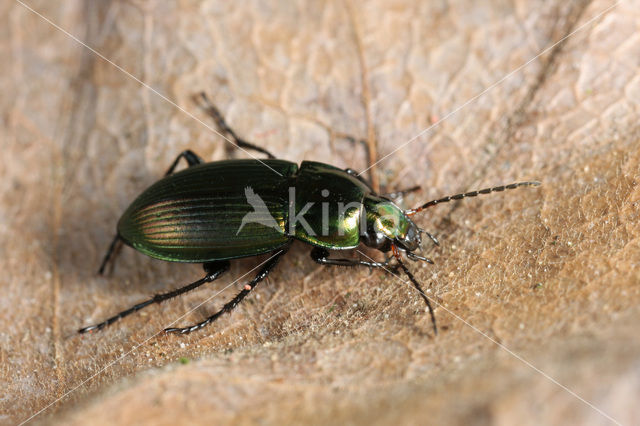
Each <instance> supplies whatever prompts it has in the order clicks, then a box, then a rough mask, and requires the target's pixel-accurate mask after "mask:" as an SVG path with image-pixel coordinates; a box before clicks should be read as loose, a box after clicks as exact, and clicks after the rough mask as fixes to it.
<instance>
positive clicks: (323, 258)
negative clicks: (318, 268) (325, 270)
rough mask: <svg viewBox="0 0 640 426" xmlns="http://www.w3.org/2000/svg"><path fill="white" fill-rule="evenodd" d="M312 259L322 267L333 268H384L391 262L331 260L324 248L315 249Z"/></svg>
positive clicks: (312, 252)
mask: <svg viewBox="0 0 640 426" xmlns="http://www.w3.org/2000/svg"><path fill="white" fill-rule="evenodd" d="M311 258H312V259H313V260H314V261H316V262H317V263H319V264H321V265H333V266H367V267H369V268H384V267H386V266H388V265H389V262H390V260H388V261H385V262H366V261H364V260H359V259H329V251H328V250H326V249H323V248H322V247H314V248H313V250H311Z"/></svg>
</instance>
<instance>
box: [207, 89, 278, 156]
mask: <svg viewBox="0 0 640 426" xmlns="http://www.w3.org/2000/svg"><path fill="white" fill-rule="evenodd" d="M194 99H195V101H196V102H197V103H199V106H200V107H201V108H202V109H204V110H205V111H206V112H207V114H209V116H211V118H213V121H215V122H216V125H217V126H218V128H219V129H220V131H221V132H222V133H224V134H225V135H227V136H230V137H231V139H233V141H234V142H235V143H236V146H237V147H238V148H246V149H251V150H254V151H257V152H260V153H262V154H265V155H266V156H267V157H269V158H276V157H275V156H274V155H273V154H272V153H270V152H269V151H267V150H266V149H264V148H260V147H259V146H257V145H254V144H252V143H251V142H247V141H246V140H244V139H242V138H240V137H238V135H236V132H234V131H233V129H232V128H231V127H229V125H228V124H227V123H226V122H225V121H224V117H223V116H222V113H221V112H220V110H219V109H218V107H216V106H215V105H214V104H213V102H211V101H210V100H209V97H208V96H207V95H206V93H204V92H201V93H199V94H198V95H196V96H195V97H194Z"/></svg>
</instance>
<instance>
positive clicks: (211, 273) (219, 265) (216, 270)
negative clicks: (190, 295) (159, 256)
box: [78, 261, 229, 333]
mask: <svg viewBox="0 0 640 426" xmlns="http://www.w3.org/2000/svg"><path fill="white" fill-rule="evenodd" d="M203 267H204V268H205V271H206V272H207V275H205V277H204V278H201V279H199V280H198V281H195V282H193V283H191V284H188V285H186V286H184V287H181V288H179V289H177V290H173V291H170V292H168V293H162V294H156V295H155V296H153V297H152V298H151V299H148V300H145V301H144V302H140V303H138V304H137V305H134V306H132V307H130V308H129V309H126V310H124V311H122V312H119V313H117V314H116V315H114V316H112V317H111V318H108V319H106V320H105V321H103V322H101V323H99V324H95V325H90V326H88V327H84V328H81V329H80V330H78V333H87V332H91V331H97V330H102V329H103V328H105V327H106V326H108V325H111V324H113V323H114V322H116V321H118V320H120V319H122V318H124V317H126V316H127V315H131V314H132V313H134V312H137V311H139V310H140V309H142V308H145V307H147V306H149V305H151V304H153V303H160V302H164V301H165V300H168V299H172V298H174V297H176V296H180V295H181V294H184V293H186V292H188V291H191V290H195V289H196V288H198V287H200V286H201V285H202V284H206V283H210V282H211V281H215V280H217V279H218V278H220V276H221V275H222V274H224V273H225V272H227V271H228V270H229V261H221V262H210V263H205V264H204V265H203Z"/></svg>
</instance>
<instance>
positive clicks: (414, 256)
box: [406, 251, 433, 265]
mask: <svg viewBox="0 0 640 426" xmlns="http://www.w3.org/2000/svg"><path fill="white" fill-rule="evenodd" d="M406 255H407V257H408V258H409V259H411V260H413V261H417V260H421V261H423V262H427V263H430V264H432V265H433V260H431V259H429V258H428V257H424V256H420V255H417V254H415V253H414V252H411V251H408V252H407V253H406Z"/></svg>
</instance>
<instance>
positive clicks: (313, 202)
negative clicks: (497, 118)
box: [78, 93, 540, 334]
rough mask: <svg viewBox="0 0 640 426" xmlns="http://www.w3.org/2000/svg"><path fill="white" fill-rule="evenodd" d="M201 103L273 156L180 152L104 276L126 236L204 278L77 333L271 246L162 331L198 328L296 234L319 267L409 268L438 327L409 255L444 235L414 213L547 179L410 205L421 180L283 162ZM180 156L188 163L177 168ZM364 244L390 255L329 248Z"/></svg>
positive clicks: (125, 226) (125, 220)
mask: <svg viewBox="0 0 640 426" xmlns="http://www.w3.org/2000/svg"><path fill="white" fill-rule="evenodd" d="M199 100H200V101H201V102H202V103H201V106H202V107H203V108H204V109H205V110H206V111H207V112H208V114H209V115H210V116H211V117H212V118H213V119H214V120H215V122H216V124H217V126H218V127H219V129H220V130H221V131H222V132H223V133H225V134H226V135H228V136H230V137H231V138H232V139H233V140H234V142H235V144H236V145H237V146H238V147H241V148H246V149H251V150H254V151H257V152H259V153H262V154H265V155H266V156H267V157H268V158H267V159H264V160H257V159H248V160H245V159H242V160H241V159H235V160H224V161H215V162H209V163H206V162H204V161H203V160H202V159H201V158H200V157H199V156H198V155H196V154H195V153H194V152H192V151H190V150H186V151H183V152H182V153H180V155H178V156H177V158H176V159H175V161H174V162H173V163H172V164H171V166H170V167H169V169H168V171H167V172H166V174H165V177H164V178H163V179H161V180H159V181H157V182H156V183H155V184H153V185H151V186H150V187H149V188H147V189H146V190H145V191H144V192H142V194H140V195H139V196H138V197H137V198H136V199H135V201H133V203H132V204H131V205H130V206H129V207H128V208H127V210H126V211H125V212H124V214H123V215H122V217H121V218H120V220H119V221H118V226H117V234H116V236H115V237H114V239H113V241H112V242H111V245H110V246H109V249H108V250H107V253H106V255H105V256H104V259H103V261H102V264H101V266H100V269H99V273H100V274H103V273H104V271H105V268H106V266H107V264H108V263H109V261H110V260H111V259H112V257H113V254H114V252H115V251H116V248H117V247H118V245H119V244H121V243H124V244H126V245H129V246H131V247H133V248H134V249H136V250H138V251H140V252H142V253H144V254H146V255H148V256H150V257H152V258H156V259H161V260H165V261H172V262H190V263H201V264H202V265H203V268H204V270H205V276H204V277H203V278H201V279H199V280H197V281H195V282H193V283H190V284H188V285H186V286H184V287H181V288H178V289H176V290H173V291H170V292H167V293H163V294H157V295H155V296H153V297H152V298H150V299H148V300H146V301H144V302H141V303H138V304H136V305H134V306H132V307H131V308H129V309H126V310H124V311H122V312H120V313H118V314H116V315H114V316H112V317H110V318H108V319H107V320H105V321H103V322H101V323H98V324H96V325H91V326H88V327H84V328H81V329H80V330H78V331H79V332H80V333H86V332H90V331H96V330H100V329H102V328H104V327H106V326H108V325H110V324H112V323H114V322H116V321H117V320H119V319H121V318H123V317H125V316H127V315H129V314H132V313H134V312H136V311H138V310H140V309H142V308H144V307H146V306H148V305H151V304H153V303H159V302H162V301H165V300H168V299H171V298H174V297H176V296H179V295H181V294H183V293H186V292H188V291H190V290H193V289H195V288H197V287H199V286H201V285H203V284H205V283H209V282H212V281H214V280H217V279H218V278H220V277H221V276H222V275H223V274H224V273H225V272H227V271H228V270H229V261H230V260H233V259H239V258H245V257H253V256H257V255H261V254H266V253H272V256H271V257H270V258H269V259H268V260H267V261H266V262H265V263H264V264H263V265H262V266H261V267H260V269H259V271H258V273H257V274H256V276H255V277H254V278H253V279H252V280H251V281H250V282H249V283H248V284H246V285H245V286H244V289H243V290H242V291H240V292H239V293H238V294H237V295H236V296H235V297H234V298H233V299H231V300H230V301H229V302H228V303H226V304H225V305H224V306H223V307H222V309H220V310H219V311H217V312H216V313H214V314H213V315H211V316H210V317H208V318H207V319H205V320H204V321H201V322H199V323H197V324H194V325H191V326H188V327H180V328H167V329H165V331H166V332H168V333H181V334H186V333H190V332H192V331H195V330H198V329H200V328H202V327H204V326H206V325H208V324H210V323H212V322H214V321H215V320H216V319H218V318H219V317H220V316H221V315H222V314H224V313H227V312H231V311H232V310H233V309H234V308H235V307H236V306H237V305H238V304H239V303H240V302H241V301H242V300H243V299H244V298H245V297H246V296H247V295H248V294H249V293H250V292H251V291H252V290H253V289H254V288H255V287H256V286H257V285H258V284H259V283H260V282H261V281H262V280H264V279H265V278H266V277H267V276H268V275H269V273H270V272H271V271H272V270H273V268H274V267H275V266H276V264H277V263H278V262H279V261H280V259H281V258H282V256H283V255H284V254H285V253H286V252H287V250H288V249H289V246H290V245H291V242H292V241H293V240H299V241H302V242H304V243H307V244H309V245H311V246H312V249H311V258H312V259H313V260H314V261H315V262H317V263H319V264H321V265H334V266H365V267H368V268H380V269H385V270H386V271H387V272H389V268H393V269H395V270H397V269H398V268H399V269H402V271H403V272H404V273H405V275H406V276H407V277H408V278H409V280H410V281H411V283H412V285H413V286H414V287H415V288H416V289H417V290H418V292H419V294H420V296H421V297H422V299H423V300H424V302H425V304H426V306H427V308H428V311H429V314H430V317H431V322H432V325H433V331H434V334H437V331H438V329H437V326H436V318H435V314H434V312H433V308H432V306H431V303H430V301H429V299H428V298H427V297H426V295H425V294H424V292H423V291H422V288H421V286H420V284H419V283H418V281H417V280H416V279H415V277H414V276H413V274H412V273H411V271H410V270H409V268H407V266H406V265H405V263H404V262H403V261H402V256H403V255H404V256H406V257H407V258H409V259H411V260H416V261H425V262H428V263H433V261H431V260H430V259H428V258H426V257H423V256H420V255H418V254H416V253H415V252H416V250H418V249H419V248H420V247H421V243H422V237H421V236H422V234H424V235H426V236H427V237H428V238H429V239H430V240H431V241H432V242H433V243H434V244H436V245H438V240H437V239H436V237H435V236H433V235H432V234H430V233H429V232H427V231H425V230H424V229H422V228H420V227H418V226H417V225H416V223H415V222H414V221H413V220H412V216H413V215H414V214H416V213H418V212H420V211H422V210H424V209H426V208H429V207H431V206H434V205H436V204H441V203H445V202H449V201H452V200H459V199H462V198H465V197H475V196H477V195H480V194H488V193H491V192H498V191H503V190H506V189H514V188H518V187H524V186H537V185H539V184H540V183H539V182H533V181H531V182H517V183H512V184H510V185H502V186H495V187H492V188H486V189H481V190H478V191H471V192H466V193H461V194H456V195H452V196H447V197H444V198H440V199H436V200H433V201H429V202H427V203H424V204H422V205H420V206H419V207H416V208H413V209H409V210H403V209H402V208H400V207H399V206H398V205H397V204H396V203H395V202H394V201H393V199H394V198H396V197H397V196H399V195H402V194H404V193H407V192H412V191H414V190H415V189H417V188H419V187H414V188H410V189H408V190H404V191H399V192H397V193H393V194H386V195H379V194H377V193H376V192H375V191H374V190H373V188H372V187H371V185H370V184H369V183H368V182H367V181H366V180H365V179H364V178H362V177H361V176H360V175H359V174H358V173H357V172H355V171H354V170H353V169H346V170H345V169H340V168H337V167H334V166H332V165H329V164H325V163H320V162H314V161H303V162H302V163H301V164H300V165H298V164H296V163H292V162H289V161H285V160H279V159H276V158H275V157H274V156H273V155H272V154H271V153H270V152H268V151H266V150H265V149H263V148H260V147H258V146H256V145H254V144H252V143H250V142H247V141H246V140H244V139H242V138H240V137H238V136H237V135H236V133H235V132H234V131H233V130H232V129H231V128H230V127H229V126H228V125H227V124H226V122H225V121H224V118H223V116H222V115H221V113H220V111H219V110H218V109H217V108H216V107H215V106H214V105H213V103H211V102H210V101H209V100H208V98H207V97H206V95H205V94H204V93H201V94H200V96H199ZM182 159H184V160H186V162H187V164H188V167H187V168H186V169H184V170H181V171H178V172H175V169H176V167H177V165H178V164H179V162H180V160H182ZM298 222H299V224H298ZM360 244H364V245H365V246H368V247H371V248H373V249H377V250H379V251H381V252H383V253H389V252H390V253H391V256H389V257H388V258H387V260H385V261H384V262H376V261H364V260H359V259H350V258H333V257H330V256H329V250H352V249H355V248H356V247H358V246H359V245H360ZM393 261H395V264H394V265H393V266H392V265H391V262H393Z"/></svg>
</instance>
